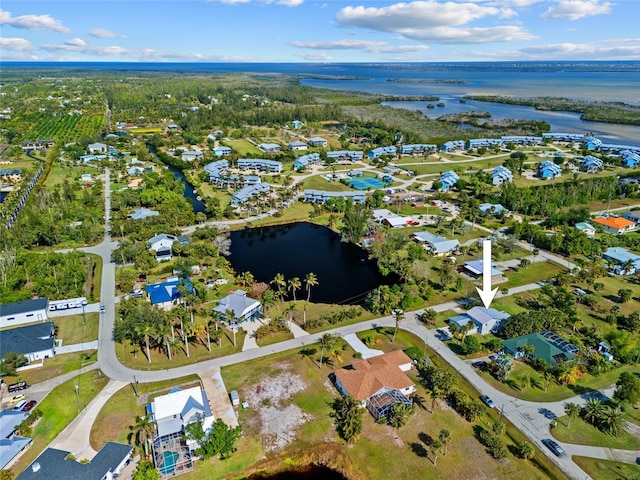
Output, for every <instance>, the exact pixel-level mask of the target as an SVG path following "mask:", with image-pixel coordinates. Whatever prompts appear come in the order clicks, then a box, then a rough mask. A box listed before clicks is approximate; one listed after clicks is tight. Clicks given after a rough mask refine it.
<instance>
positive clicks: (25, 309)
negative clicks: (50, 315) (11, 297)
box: [0, 298, 49, 317]
mask: <svg viewBox="0 0 640 480" xmlns="http://www.w3.org/2000/svg"><path fill="white" fill-rule="evenodd" d="M48 305H49V299H48V298H34V299H32V300H23V301H21V302H14V303H7V304H5V305H0V317H8V316H10V315H20V314H21V313H29V312H34V311H36V310H47V308H48Z"/></svg>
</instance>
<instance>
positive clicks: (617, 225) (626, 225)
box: [593, 216, 636, 235]
mask: <svg viewBox="0 0 640 480" xmlns="http://www.w3.org/2000/svg"><path fill="white" fill-rule="evenodd" d="M593 223H596V224H598V225H600V226H601V227H602V229H603V230H604V231H605V232H606V233H611V234H613V235H622V234H623V233H627V232H630V231H632V230H635V228H636V222H633V221H631V220H627V219H626V218H623V217H614V216H608V217H596V218H594V219H593Z"/></svg>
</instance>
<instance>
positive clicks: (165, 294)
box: [144, 277, 194, 309]
mask: <svg viewBox="0 0 640 480" xmlns="http://www.w3.org/2000/svg"><path fill="white" fill-rule="evenodd" d="M180 285H183V286H184V288H185V289H186V291H187V292H193V291H194V289H193V285H192V284H191V281H190V280H189V279H188V278H184V279H182V280H180V279H179V278H177V277H170V278H169V279H168V280H167V281H165V282H160V283H153V284H151V285H147V286H146V287H145V288H144V290H145V292H147V295H148V297H149V301H150V302H151V305H155V306H157V307H160V308H164V309H169V308H171V307H172V306H173V305H174V304H176V303H178V302H179V300H180V298H181V297H182V293H180V289H179V288H178V287H179V286H180Z"/></svg>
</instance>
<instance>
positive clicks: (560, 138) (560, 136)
mask: <svg viewBox="0 0 640 480" xmlns="http://www.w3.org/2000/svg"><path fill="white" fill-rule="evenodd" d="M542 138H543V139H544V138H550V139H551V140H553V141H554V142H567V143H576V142H582V140H583V139H584V135H583V134H581V133H558V132H548V133H543V134H542Z"/></svg>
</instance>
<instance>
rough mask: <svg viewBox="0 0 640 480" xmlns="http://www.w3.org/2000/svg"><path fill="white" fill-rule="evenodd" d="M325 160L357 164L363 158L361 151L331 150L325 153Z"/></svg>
mask: <svg viewBox="0 0 640 480" xmlns="http://www.w3.org/2000/svg"><path fill="white" fill-rule="evenodd" d="M327 158H333V159H334V160H335V161H336V162H357V161H361V160H362V159H363V158H364V152H363V151H362V150H333V151H331V152H327Z"/></svg>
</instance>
